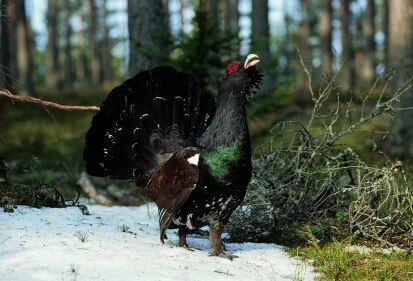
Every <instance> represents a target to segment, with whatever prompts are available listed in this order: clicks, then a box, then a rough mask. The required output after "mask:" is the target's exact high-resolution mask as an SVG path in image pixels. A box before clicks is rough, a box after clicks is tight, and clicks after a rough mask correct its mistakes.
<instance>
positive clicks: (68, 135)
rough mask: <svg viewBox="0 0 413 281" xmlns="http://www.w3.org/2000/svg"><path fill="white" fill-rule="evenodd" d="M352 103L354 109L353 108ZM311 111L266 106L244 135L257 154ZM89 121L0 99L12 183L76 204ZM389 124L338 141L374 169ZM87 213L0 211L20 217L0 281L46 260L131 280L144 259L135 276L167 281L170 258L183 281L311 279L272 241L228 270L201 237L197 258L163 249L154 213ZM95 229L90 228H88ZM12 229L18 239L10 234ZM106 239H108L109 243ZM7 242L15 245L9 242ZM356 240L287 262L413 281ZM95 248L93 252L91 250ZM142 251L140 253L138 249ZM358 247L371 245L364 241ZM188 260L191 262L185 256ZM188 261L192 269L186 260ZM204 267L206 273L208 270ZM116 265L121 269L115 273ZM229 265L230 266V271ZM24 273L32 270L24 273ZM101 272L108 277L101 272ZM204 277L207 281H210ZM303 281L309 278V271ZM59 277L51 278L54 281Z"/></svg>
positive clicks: (311, 249) (100, 184) (1, 136)
mask: <svg viewBox="0 0 413 281" xmlns="http://www.w3.org/2000/svg"><path fill="white" fill-rule="evenodd" d="M105 96H106V94H105V93H101V94H96V93H91V94H88V93H82V94H81V95H63V94H62V95H51V96H47V95H46V96H41V97H40V98H42V99H45V100H52V101H56V102H60V103H63V104H73V105H98V104H100V103H101V102H102V101H103V99H104V98H105ZM356 106H360V105H357V104H356ZM366 106H367V108H366V109H368V106H373V105H366ZM310 113H311V105H310V106H309V105H308V104H304V105H302V104H299V103H296V102H291V100H290V101H285V104H282V105H278V106H276V107H271V108H270V110H269V111H268V112H267V113H265V114H261V113H260V112H257V113H256V114H255V112H254V114H252V113H251V112H249V116H250V117H252V118H251V119H250V121H251V122H250V131H251V133H252V143H253V146H255V147H257V146H258V145H260V144H262V143H263V142H265V141H268V139H269V138H271V135H270V133H269V128H271V127H272V125H273V124H274V123H275V122H277V121H283V120H296V121H300V122H303V123H306V122H307V121H308V116H309V114H310ZM93 114H94V112H62V111H56V110H50V111H49V112H48V111H46V110H45V109H44V108H42V107H39V106H35V105H29V104H15V105H14V106H13V105H12V104H11V103H10V102H9V101H7V100H0V154H1V155H2V156H3V157H4V160H5V162H6V164H7V165H8V166H9V168H10V171H9V173H8V175H9V177H10V179H11V180H12V181H14V182H19V183H22V184H25V185H27V186H38V185H39V184H42V183H53V185H57V186H59V191H60V192H61V193H62V194H63V196H64V197H65V198H66V199H71V198H74V197H75V196H76V186H77V181H78V179H79V177H80V175H81V173H82V172H83V171H84V170H85V166H84V161H83V159H82V150H83V147H84V135H85V133H86V131H87V129H88V128H89V126H90V122H91V119H92V116H93ZM388 126H389V120H388V119H386V118H381V119H377V120H372V121H371V122H369V123H367V124H365V125H363V126H362V127H361V128H360V129H359V130H358V131H357V132H355V134H353V135H352V136H351V137H347V138H344V139H343V141H342V143H344V144H345V145H348V146H349V147H352V148H353V149H354V150H355V151H356V152H357V153H358V154H359V155H360V156H361V157H362V159H363V160H364V161H366V162H368V163H377V165H380V162H379V161H380V159H379V158H378V157H377V153H376V152H373V146H372V143H371V138H370V136H371V131H372V130H374V131H375V132H376V133H375V134H373V136H375V138H376V141H377V142H378V144H380V142H381V139H382V137H383V133H381V132H382V131H385V130H387V128H388ZM405 170H406V175H407V178H408V180H409V185H410V186H413V166H412V165H411V164H408V165H407V166H406V167H405ZM92 183H93V185H94V186H95V187H96V189H97V190H98V192H99V193H103V194H105V192H106V191H107V190H108V189H109V188H108V187H109V186H110V185H111V184H114V185H116V186H117V187H118V190H128V192H129V194H130V195H131V197H134V198H138V200H137V201H140V202H146V200H147V198H146V192H145V190H144V189H136V187H135V186H134V184H133V183H128V182H119V181H107V180H103V179H97V178H93V179H92ZM105 195H106V194H105ZM113 203H114V204H115V205H125V204H137V203H136V202H133V203H131V202H130V200H129V201H128V202H121V201H116V200H115V199H114V200H113ZM90 211H91V213H92V215H91V216H83V215H81V213H80V211H79V210H78V209H77V208H68V209H49V208H43V209H41V210H39V209H32V208H27V207H22V206H20V207H19V208H18V209H17V210H15V213H12V214H6V213H3V212H2V211H1V210H0V220H4V218H6V217H7V218H10V217H11V216H14V217H15V218H19V219H18V220H10V219H9V220H4V221H1V224H3V223H7V225H5V227H4V228H3V227H2V228H1V229H0V249H1V250H0V280H7V279H4V278H2V277H3V276H9V275H8V274H9V273H10V272H8V271H7V272H6V273H7V275H4V274H5V273H4V272H5V271H4V270H6V268H8V269H16V270H15V271H14V273H13V274H21V275H19V276H17V275H10V276H17V277H18V278H20V279H14V280H22V279H24V278H23V277H24V276H23V273H24V274H31V273H30V272H32V273H33V274H34V275H33V279H35V278H38V279H42V278H40V277H42V275H41V274H42V272H44V271H42V268H43V269H45V268H46V267H45V264H46V263H47V262H50V263H53V264H55V266H56V267H55V268H54V269H53V271H51V272H52V273H53V274H54V275H52V276H53V277H57V278H60V279H61V277H62V278H63V279H64V280H73V279H76V277H77V276H78V278H77V279H78V280H84V279H91V278H93V277H95V278H98V279H99V278H100V279H104V278H106V276H108V277H107V279H110V278H109V277H112V279H119V278H117V275H115V274H118V273H119V274H131V275H129V276H132V274H134V272H138V271H139V270H137V269H136V268H137V267H136V266H137V264H138V262H139V263H140V262H142V264H143V266H142V268H141V267H139V268H138V269H140V270H142V271H143V272H146V271H145V270H146V268H148V270H149V269H150V268H152V269H154V267H155V266H157V267H155V268H156V269H157V270H156V273H157V274H160V275H159V276H164V275H162V274H164V273H165V272H166V273H168V274H170V275H165V276H170V279H172V276H176V275H174V274H179V272H180V271H174V269H175V267H174V266H173V265H172V264H171V263H170V262H171V261H170V260H168V257H174V260H175V258H176V259H177V260H179V261H182V263H181V264H180V265H181V267H182V268H184V271H183V272H184V273H182V272H181V274H186V275H182V276H183V277H189V276H190V275H189V274H190V273H192V271H194V270H195V271H197V272H203V273H205V274H208V279H212V277H214V279H218V278H221V279H222V280H231V278H235V277H234V276H238V272H237V271H238V270H241V271H239V272H242V274H244V272H246V271H248V268H249V267H247V266H254V268H255V269H257V268H260V269H261V267H262V268H263V269H262V271H259V272H260V274H262V275H257V271H256V270H255V269H254V270H253V269H251V268H250V269H251V271H250V272H249V273H245V276H249V277H251V276H252V275H249V274H255V275H254V278H251V280H256V279H257V278H258V279H259V278H260V276H262V279H264V280H266V279H268V278H266V277H269V278H272V279H276V280H279V279H281V278H283V277H285V278H293V279H294V278H295V279H296V280H301V279H300V278H301V276H302V273H303V271H309V272H311V270H310V267H308V266H297V265H296V264H295V261H294V259H291V258H289V257H288V256H287V255H286V254H285V252H284V250H283V249H282V248H281V247H279V246H276V245H274V244H243V246H241V245H239V244H229V251H230V252H234V253H236V254H238V255H239V256H240V258H239V259H237V260H235V261H234V262H232V263H230V262H229V261H225V260H222V259H216V258H210V257H208V252H207V251H208V246H207V240H206V239H203V238H202V239H201V238H196V237H194V238H192V239H191V240H190V243H191V244H192V245H193V246H194V247H196V248H200V249H201V251H195V252H194V253H188V251H186V250H182V249H178V248H175V247H174V246H173V245H175V244H176V239H177V238H176V235H174V234H173V235H172V236H171V238H172V239H171V241H169V242H168V243H167V244H166V245H161V244H160V243H159V241H158V233H157V229H158V226H157V223H156V215H152V214H151V213H150V212H149V213H148V211H147V209H146V207H145V206H143V207H102V206H91V207H90ZM29 223H30V225H32V228H28V227H26V228H25V225H29ZM90 223H91V224H92V225H90ZM141 224H142V225H141ZM2 226H3V225H2ZM52 226H53V227H54V228H53V227H52ZM65 228H67V230H65ZM92 228H95V230H94V231H92V230H91V229H92ZM140 228H142V229H143V230H140ZM3 229H4V231H3ZM16 230H17V231H19V233H20V234H18V235H17V234H13V233H12V232H13V231H16ZM122 230H125V231H122ZM131 232H132V233H131ZM59 233H60V234H59ZM133 233H136V235H134V234H133ZM144 233H150V235H148V236H147V237H146V236H145V237H143V236H140V235H141V234H142V235H143V234H144ZM109 234H111V235H112V234H113V236H111V235H109ZM36 235H37V236H36ZM85 236H86V242H84V243H82V242H81V241H80V240H82V239H83V238H82V237H85ZM4 237H11V238H7V239H5V238H4ZM39 237H40V239H39ZM142 237H143V238H142ZM29 238H30V239H32V240H30V241H31V242H30V245H32V246H30V247H34V248H28V249H26V248H24V247H26V246H24V247H23V246H21V245H20V244H22V245H29V244H24V243H22V241H26V240H27V241H29ZM141 238H142V239H141ZM25 239H26V240H25ZM59 239H61V240H59ZM36 241H37V242H36ZM132 241H133V243H132ZM135 241H136V242H139V243H136V242H135ZM286 242H287V241H286ZM359 242H360V241H356V240H355V239H353V238H352V237H344V238H343V239H341V240H340V241H323V242H322V243H317V241H308V243H307V244H306V245H299V246H296V247H291V248H289V249H288V251H289V253H290V254H291V255H293V256H299V257H301V258H303V259H309V260H312V261H313V265H314V266H315V270H316V271H318V272H320V273H321V275H320V276H324V277H322V278H324V280H332V279H336V280H413V254H411V253H397V252H394V253H390V254H383V253H382V252H380V251H379V252H377V251H376V250H373V252H371V253H370V254H367V255H366V254H365V253H359V252H353V253H349V252H348V251H347V250H346V249H347V247H348V246H353V245H354V244H359ZM25 243H26V242H25ZM27 243H29V242H27ZM42 243H43V244H42ZM64 243H66V245H65V244H64ZM100 243H101V244H100ZM286 244H288V243H286ZM362 244H363V243H362ZM43 245H46V246H43ZM92 245H93V247H95V248H91V247H92ZM144 245H146V246H145V247H143V246H144ZM363 245H367V246H374V245H371V244H368V243H367V244H366V243H364V244H363ZM85 246H86V247H85ZM7 247H8V248H7ZM13 247H14V248H13ZM140 247H143V248H140ZM373 248H374V247H373ZM7 249H9V250H7ZM10 249H14V250H10ZM25 249H26V250H25ZM55 250H62V251H63V252H60V256H57V257H54V256H51V255H50V253H51V252H53V251H55ZM165 253H166V255H165ZM36 254H38V255H45V256H44V258H42V259H39V258H38V257H37V260H36V259H34V257H35V256H36ZM122 255H126V256H128V259H126V260H127V261H128V260H129V259H130V260H131V262H130V263H126V262H125V261H124V260H123V259H122ZM148 255H149V256H150V257H152V258H153V259H154V260H155V261H154V264H153V267H149V265H148V264H149V262H145V260H146V259H145V258H143V257H145V256H148ZM277 255H278V256H280V257H283V258H282V259H281V260H282V261H285V262H286V264H289V265H288V266H286V268H287V269H286V270H288V273H286V274H285V275H284V273H282V276H281V277H279V276H278V275H277V274H278V273H279V272H281V271H278V268H279V267H278V266H279V265H278V260H277V261H276V260H273V259H274V258H275V257H276V256H277ZM12 256H13V257H15V258H16V259H20V260H17V261H16V260H14V261H13V259H11V258H10V257H12ZM161 257H165V259H161ZM191 257H196V258H194V259H191ZM267 257H268V258H267ZM30 259H32V260H31V261H30V262H26V263H21V267H20V269H21V270H17V268H19V267H18V266H17V265H19V266H20V261H24V260H30ZM63 259H64V260H63ZM261 259H264V260H267V261H269V262H267V261H262V260H261ZM151 260H152V259H150V260H149V261H151ZM191 260H196V261H197V262H192V263H191ZM90 261H94V262H95V264H94V265H93V266H92V264H90V263H89V262H90ZM112 261H113V263H112ZM124 262H125V264H124ZM165 262H168V263H167V265H166V267H165V268H166V269H165V270H164V271H161V270H160V269H161V268H162V266H163V265H162V263H165ZM205 264H207V266H204V265H205ZM257 264H258V265H257ZM271 265H272V267H271ZM31 266H33V267H31ZM118 266H119V268H123V270H117V269H116V270H115V268H116V267H118ZM225 266H228V268H227V269H226V270H225ZM258 266H261V267H258ZM26 267H27V268H28V269H30V268H31V269H34V268H37V269H36V270H27V271H26V270H25V268H26ZM106 267H107V268H108V269H107V270H105V271H99V270H102V268H106ZM185 267H186V268H185ZM303 267H304V268H303ZM244 268H245V270H244ZM304 269H305V270H304ZM215 270H216V271H218V272H215ZM19 271H20V273H19ZM274 272H275V273H274ZM2 274H3V275H2ZM36 274H40V277H37V276H38V275H36ZM88 274H90V278H88V277H89V275H88ZM93 274H94V275H93ZM148 274H149V273H148ZM120 276H123V275H120ZM151 276H152V277H153V276H155V275H154V274H152V275H151ZM179 276H181V275H179ZM210 276H212V277H211V278H209V277H210ZM309 276H313V275H312V273H310V275H309ZM81 277H82V278H81ZM83 277H85V278H83ZM132 277H133V276H132ZM132 277H131V278H132ZM215 277H216V278H215ZM131 278H129V279H131ZM168 278H169V277H168ZM225 278H227V279H225ZM245 278H247V277H245ZM55 279H56V278H53V280H55ZM189 279H191V278H189ZM218 280H219V279H218ZM241 280H242V279H241ZM281 280H282V279H281Z"/></svg>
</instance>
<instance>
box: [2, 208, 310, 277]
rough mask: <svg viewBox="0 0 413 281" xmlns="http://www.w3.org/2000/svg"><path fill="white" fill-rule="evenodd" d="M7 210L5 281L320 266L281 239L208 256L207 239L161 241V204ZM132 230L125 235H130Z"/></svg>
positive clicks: (251, 272)
mask: <svg viewBox="0 0 413 281" xmlns="http://www.w3.org/2000/svg"><path fill="white" fill-rule="evenodd" d="M88 208H89V212H90V214H91V215H89V216H85V215H82V214H81V212H80V210H79V209H78V208H67V209H50V208H42V209H35V208H28V207H24V206H19V207H18V208H17V209H16V210H15V211H14V213H4V212H3V211H1V210H0V280H3V281H6V280H13V281H17V280H25V281H26V280H313V279H314V276H315V275H314V273H313V268H312V267H311V266H309V265H306V264H304V263H302V262H299V261H297V260H295V259H293V258H291V257H290V256H289V255H288V254H287V253H285V252H284V251H283V248H282V247H280V246H277V245H274V244H254V243H244V244H227V248H228V252H230V253H234V254H236V255H238V256H239V258H237V259H234V260H233V261H230V260H226V259H223V258H219V257H209V256H208V251H209V243H208V240H207V239H205V238H196V237H189V239H188V243H189V245H190V246H192V247H195V248H198V249H199V250H195V251H194V252H191V251H188V250H186V249H182V248H178V247H176V246H175V245H176V244H177V240H178V238H177V234H176V231H173V230H168V232H167V233H168V237H169V240H167V242H166V243H165V244H164V245H162V244H161V242H160V241H159V231H158V221H157V219H158V218H157V212H156V206H155V205H153V204H150V205H147V206H141V207H104V206H89V207H88ZM125 231H126V232H125Z"/></svg>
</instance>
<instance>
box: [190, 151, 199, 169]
mask: <svg viewBox="0 0 413 281" xmlns="http://www.w3.org/2000/svg"><path fill="white" fill-rule="evenodd" d="M188 162H189V164H192V165H195V166H198V162H199V153H197V154H195V155H194V156H192V157H190V158H188Z"/></svg>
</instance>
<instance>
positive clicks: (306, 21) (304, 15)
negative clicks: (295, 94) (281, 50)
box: [285, 0, 312, 90]
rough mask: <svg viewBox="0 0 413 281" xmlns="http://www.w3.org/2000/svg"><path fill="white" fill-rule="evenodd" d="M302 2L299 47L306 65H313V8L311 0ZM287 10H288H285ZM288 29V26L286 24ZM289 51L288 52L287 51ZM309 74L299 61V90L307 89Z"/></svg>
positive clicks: (287, 19)
mask: <svg viewBox="0 0 413 281" xmlns="http://www.w3.org/2000/svg"><path fill="white" fill-rule="evenodd" d="M300 3H301V21H300V35H299V38H300V41H299V44H298V49H299V51H300V54H301V58H302V59H303V62H304V64H305V65H306V67H311V61H312V55H311V46H310V36H311V22H310V17H311V9H310V1H309V0H300ZM285 12H287V11H286V10H285ZM288 21H289V18H288V17H286V18H285V24H286V25H287V24H288ZM286 28H287V29H288V27H287V26H286ZM286 53H287V52H286ZM307 80H308V77H307V74H306V72H305V71H304V69H303V66H302V65H301V64H300V63H297V75H296V84H297V90H305V89H307V87H308V84H307Z"/></svg>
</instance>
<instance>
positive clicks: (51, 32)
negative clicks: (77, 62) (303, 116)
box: [45, 0, 59, 91]
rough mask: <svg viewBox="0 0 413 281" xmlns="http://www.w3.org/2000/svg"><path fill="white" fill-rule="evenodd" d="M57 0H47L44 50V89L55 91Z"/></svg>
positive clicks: (57, 76) (57, 66)
mask: <svg viewBox="0 0 413 281" xmlns="http://www.w3.org/2000/svg"><path fill="white" fill-rule="evenodd" d="M57 15H58V7H57V0H48V4H47V14H46V27H47V49H46V53H45V56H46V77H45V83H46V88H47V89H48V90H51V91H56V90H57V89H58V88H59V49H58V47H57V42H58V40H57V38H58V35H57V28H58V26H57V23H58V20H57Z"/></svg>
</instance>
